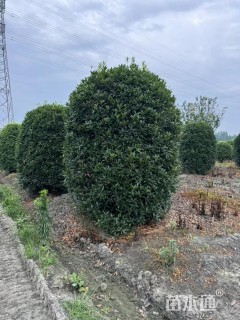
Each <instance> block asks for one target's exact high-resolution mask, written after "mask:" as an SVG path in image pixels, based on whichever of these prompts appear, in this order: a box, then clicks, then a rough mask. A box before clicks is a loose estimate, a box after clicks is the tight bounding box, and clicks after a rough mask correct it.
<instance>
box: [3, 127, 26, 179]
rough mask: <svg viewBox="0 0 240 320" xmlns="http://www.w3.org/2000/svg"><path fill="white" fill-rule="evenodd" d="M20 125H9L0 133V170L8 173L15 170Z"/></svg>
mask: <svg viewBox="0 0 240 320" xmlns="http://www.w3.org/2000/svg"><path fill="white" fill-rule="evenodd" d="M20 128H21V125H20V124H17V123H11V124H8V125H6V127H4V128H3V129H2V131H1V133H0V169H1V170H4V171H7V172H9V173H11V172H15V171H16V170H17V161H16V142H17V138H18V135H19V131H20Z"/></svg>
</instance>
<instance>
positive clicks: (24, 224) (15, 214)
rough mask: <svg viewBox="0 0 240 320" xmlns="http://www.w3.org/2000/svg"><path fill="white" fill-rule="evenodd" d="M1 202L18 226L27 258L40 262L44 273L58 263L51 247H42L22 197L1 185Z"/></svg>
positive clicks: (37, 231) (37, 230)
mask: <svg viewBox="0 0 240 320" xmlns="http://www.w3.org/2000/svg"><path fill="white" fill-rule="evenodd" d="M0 202H1V203H2V206H3V208H4V211H5V213H6V214H7V215H8V216H9V217H11V218H12V219H13V220H14V221H15V222H16V224H17V228H18V235H19V238H20V240H21V242H22V244H23V245H24V248H25V253H26V256H27V258H31V259H34V260H36V261H38V262H39V265H40V268H41V269H42V270H43V272H45V273H46V272H47V270H48V267H49V266H50V265H53V264H55V263H56V260H57V257H56V254H55V253H54V252H53V251H52V250H51V248H50V247H49V245H45V246H43V245H42V239H41V236H40V234H39V229H38V227H37V223H36V222H35V221H34V220H33V218H32V216H31V215H30V213H29V212H28V211H27V210H26V209H25V207H24V205H23V203H22V201H21V198H20V196H19V195H18V194H17V193H16V192H15V191H14V190H13V189H11V188H10V187H8V186H4V185H0Z"/></svg>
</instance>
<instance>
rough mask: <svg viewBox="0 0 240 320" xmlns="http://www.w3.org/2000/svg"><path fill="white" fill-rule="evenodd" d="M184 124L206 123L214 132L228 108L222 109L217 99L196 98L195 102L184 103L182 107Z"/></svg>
mask: <svg viewBox="0 0 240 320" xmlns="http://www.w3.org/2000/svg"><path fill="white" fill-rule="evenodd" d="M180 109H181V111H182V119H183V122H184V123H185V124H186V123H189V122H206V123H208V124H209V125H210V126H211V127H212V128H213V130H215V129H217V128H218V127H219V126H220V123H221V120H222V118H223V115H224V113H225V111H226V107H224V108H220V107H219V106H218V104H217V98H209V97H203V96H200V97H196V99H195V102H187V101H184V103H183V105H182V106H181V108H180Z"/></svg>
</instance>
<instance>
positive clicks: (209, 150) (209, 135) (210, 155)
mask: <svg viewBox="0 0 240 320" xmlns="http://www.w3.org/2000/svg"><path fill="white" fill-rule="evenodd" d="M180 154H181V161H182V167H183V171H184V172H187V173H192V174H202V175H204V174H207V173H208V172H209V171H210V170H211V169H212V167H213V166H214V164H215V161H216V138H215V135H214V131H213V129H212V127H211V126H210V125H209V124H208V123H206V122H189V123H187V124H186V125H185V127H184V130H183V133H182V138H181V146H180Z"/></svg>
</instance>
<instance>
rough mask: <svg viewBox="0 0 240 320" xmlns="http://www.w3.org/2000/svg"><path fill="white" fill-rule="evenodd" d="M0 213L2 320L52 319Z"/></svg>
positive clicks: (0, 313) (0, 316) (0, 295)
mask: <svg viewBox="0 0 240 320" xmlns="http://www.w3.org/2000/svg"><path fill="white" fill-rule="evenodd" d="M49 319H50V318H49V316H48V315H47V310H46V308H45V307H44V304H43V301H42V300H41V299H40V296H39V295H38V293H37V290H36V289H35V288H34V287H33V284H32V282H31V279H30V278H29V277H28V275H27V273H26V271H25V270H24V267H23V264H22V262H21V259H20V256H19V254H18V252H17V244H16V242H15V241H14V239H13V237H12V236H11V234H10V233H9V230H8V229H7V228H6V227H4V224H3V223H2V217H1V215H0V320H49Z"/></svg>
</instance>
